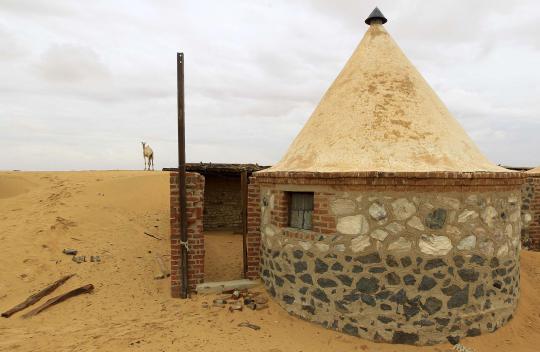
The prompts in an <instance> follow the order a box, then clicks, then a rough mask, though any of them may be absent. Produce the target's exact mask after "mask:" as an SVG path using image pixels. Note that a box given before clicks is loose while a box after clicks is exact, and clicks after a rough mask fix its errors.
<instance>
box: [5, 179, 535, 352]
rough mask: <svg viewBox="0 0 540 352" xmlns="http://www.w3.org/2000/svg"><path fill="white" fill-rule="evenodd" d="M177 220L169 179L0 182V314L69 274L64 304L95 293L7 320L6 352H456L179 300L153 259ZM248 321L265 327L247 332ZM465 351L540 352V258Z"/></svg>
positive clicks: (526, 258)
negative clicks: (512, 312) (506, 316)
mask: <svg viewBox="0 0 540 352" xmlns="http://www.w3.org/2000/svg"><path fill="white" fill-rule="evenodd" d="M168 218H169V214H168V176H167V174H166V173H161V172H152V173H150V172H146V173H145V172H132V171H110V172H58V173H50V172H47V173H30V172H3V173H0V240H1V242H0V243H1V252H0V253H1V255H0V268H1V270H0V311H4V310H6V309H8V308H11V307H12V306H13V305H15V304H17V303H19V302H20V301H22V300H23V299H25V298H26V297H27V296H28V295H29V294H31V293H33V292H35V291H36V290H38V289H40V288H42V287H44V286H45V285H47V284H49V283H51V282H53V281H55V280H57V279H58V278H60V277H61V276H62V275H65V274H68V273H76V274H77V276H76V277H74V278H72V279H71V280H70V281H68V282H67V283H66V284H65V285H64V286H62V287H61V288H59V289H58V290H57V291H56V292H55V293H54V294H53V295H56V294H60V293H63V292H66V291H68V290H70V289H73V288H75V287H78V286H81V285H83V284H87V283H92V284H94V286H95V287H96V289H95V291H94V293H92V294H90V295H83V296H78V297H75V298H72V299H71V300H68V301H65V302H63V303H60V304H59V305H57V306H55V307H53V308H51V309H50V310H47V311H45V312H43V313H41V314H40V315H38V316H36V317H33V318H30V319H22V318H21V315H22V313H18V314H16V315H14V316H12V317H11V318H9V319H5V318H0V351H98V350H99V351H266V352H280V351H282V352H286V351H298V352H300V351H304V352H305V351H310V352H311V351H329V350H331V351H382V352H390V351H405V352H408V351H437V352H441V351H450V350H451V349H450V346H449V345H439V346H431V347H422V348H418V347H414V346H401V345H387V344H376V343H372V342H369V341H365V340H362V339H359V338H355V337H351V336H347V335H343V334H341V333H338V332H334V331H330V330H326V329H323V328H321V327H319V326H317V325H314V324H311V323H309V322H305V321H302V320H299V319H296V318H294V317H292V316H289V315H288V314H287V313H286V312H285V311H283V310H282V309H281V308H279V307H278V306H277V305H275V304H273V303H271V304H270V308H269V309H267V310H264V311H243V312H235V313H230V312H228V311H226V310H225V309H222V308H203V302H211V300H212V297H208V296H194V297H192V298H191V299H189V300H179V299H172V298H170V297H169V283H168V281H167V280H154V279H153V277H154V274H155V267H154V263H153V262H154V259H153V256H155V255H161V256H162V257H163V259H164V261H165V262H167V261H168V253H169V244H168V241H167V235H168V233H169V225H168V221H169V220H168ZM145 231H146V232H149V233H152V234H154V235H156V236H160V237H162V238H164V239H163V240H161V241H160V240H156V239H154V238H152V237H149V236H146V235H144V232H145ZM67 247H73V248H77V249H78V250H79V251H80V254H82V255H87V256H90V255H100V256H101V258H102V262H101V263H90V262H88V263H82V264H76V263H74V262H73V261H71V258H70V257H68V256H66V255H64V254H62V249H64V248H67ZM43 301H44V300H43ZM23 313H24V312H23ZM244 321H249V322H251V323H254V324H257V325H259V326H260V327H261V329H260V330H259V331H254V330H251V329H247V328H240V327H238V326H237V325H238V324H239V323H241V322H244ZM463 343H464V344H465V345H466V346H468V347H472V348H473V349H474V350H475V351H478V352H487V351H489V352H494V351H517V352H522V351H539V350H540V347H538V346H540V253H531V252H523V253H522V295H521V300H520V303H519V307H518V311H517V314H516V317H515V318H514V319H513V320H512V321H511V322H510V323H509V324H508V325H507V326H505V327H503V328H501V329H500V330H498V331H497V332H495V333H493V334H487V335H483V336H479V337H476V338H468V339H465V340H464V341H463Z"/></svg>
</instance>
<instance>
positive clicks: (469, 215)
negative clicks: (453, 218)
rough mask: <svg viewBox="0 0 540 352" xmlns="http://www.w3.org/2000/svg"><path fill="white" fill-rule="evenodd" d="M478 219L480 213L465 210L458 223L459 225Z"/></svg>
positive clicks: (459, 216)
mask: <svg viewBox="0 0 540 352" xmlns="http://www.w3.org/2000/svg"><path fill="white" fill-rule="evenodd" d="M477 217H478V213H477V212H475V211H474V210H467V209H465V210H464V211H462V212H461V214H459V215H458V220H457V221H458V222H459V223H464V222H469V221H471V220H474V219H476V218H477Z"/></svg>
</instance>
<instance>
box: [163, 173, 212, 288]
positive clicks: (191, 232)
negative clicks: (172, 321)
mask: <svg viewBox="0 0 540 352" xmlns="http://www.w3.org/2000/svg"><path fill="white" fill-rule="evenodd" d="M170 194H171V200H170V220H171V294H172V296H173V297H180V292H181V280H182V276H181V264H182V258H181V255H182V251H181V245H180V228H179V223H178V216H179V203H180V200H179V194H180V191H179V178H178V173H177V172H171V173H170ZM203 207H204V177H203V176H201V175H200V174H197V173H187V174H186V212H187V224H188V231H187V235H188V247H189V251H188V289H189V291H194V290H195V287H196V286H197V284H199V283H202V282H204V254H205V250H204V236H203Z"/></svg>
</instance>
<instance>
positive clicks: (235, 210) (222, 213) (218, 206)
mask: <svg viewBox="0 0 540 352" xmlns="http://www.w3.org/2000/svg"><path fill="white" fill-rule="evenodd" d="M205 182H206V184H205V193H204V221H203V222H204V229H205V230H218V229H227V230H240V229H241V228H242V194H241V192H240V177H239V176H237V175H226V174H223V175H212V174H207V175H206V176H205Z"/></svg>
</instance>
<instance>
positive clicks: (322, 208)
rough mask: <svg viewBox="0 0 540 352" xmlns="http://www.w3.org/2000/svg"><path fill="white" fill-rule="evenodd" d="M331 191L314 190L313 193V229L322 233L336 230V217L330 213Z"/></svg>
mask: <svg viewBox="0 0 540 352" xmlns="http://www.w3.org/2000/svg"><path fill="white" fill-rule="evenodd" d="M332 196H334V195H333V194H331V193H323V192H315V194H314V195H313V231H314V232H317V233H322V234H331V233H335V232H336V218H335V217H334V216H332V215H331V214H330V197H332Z"/></svg>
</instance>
